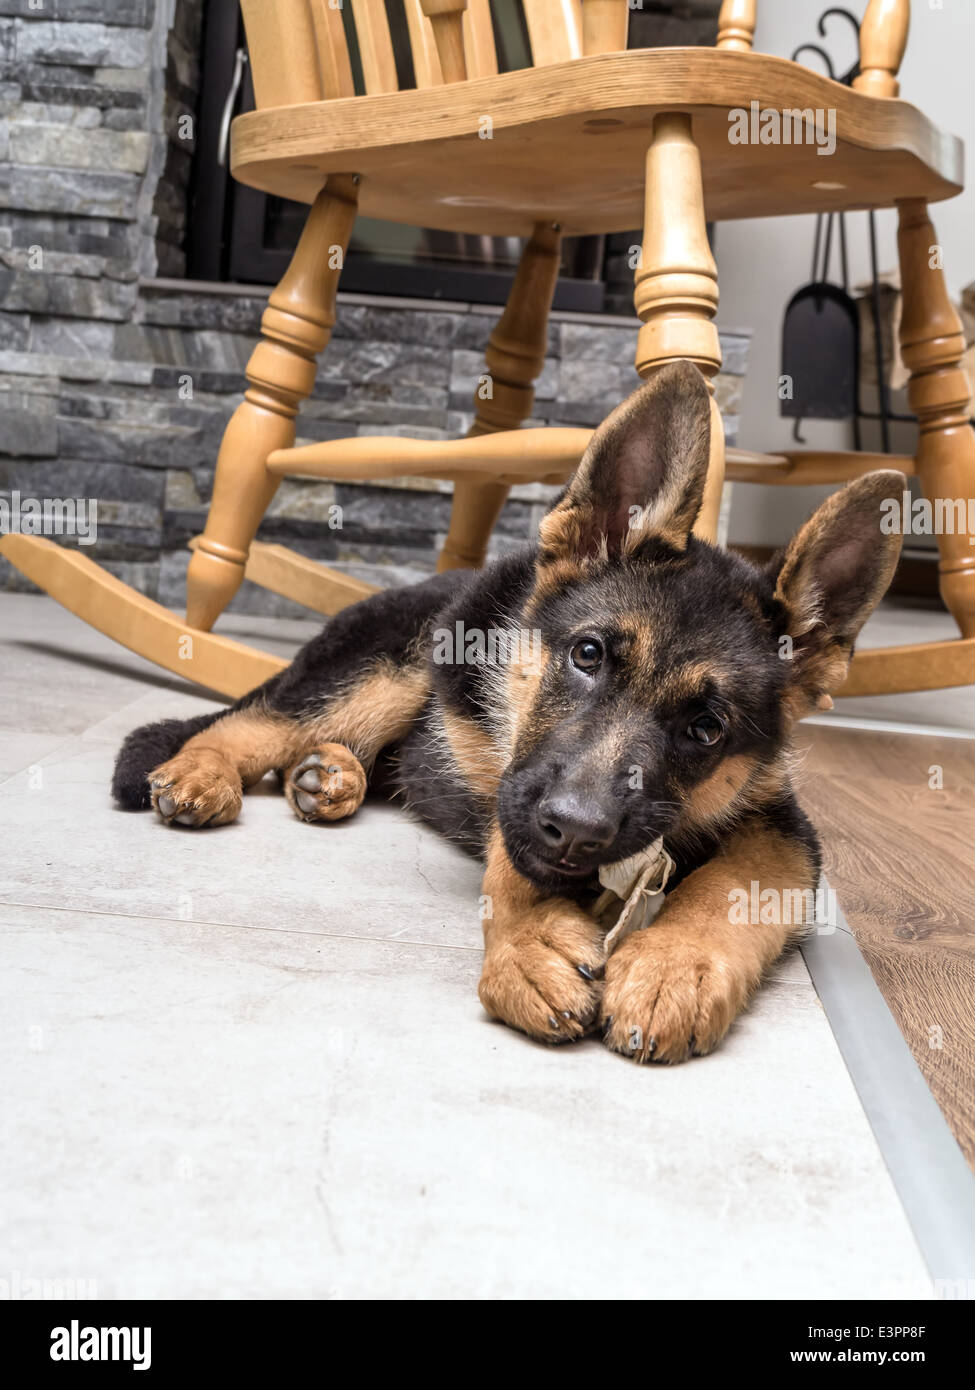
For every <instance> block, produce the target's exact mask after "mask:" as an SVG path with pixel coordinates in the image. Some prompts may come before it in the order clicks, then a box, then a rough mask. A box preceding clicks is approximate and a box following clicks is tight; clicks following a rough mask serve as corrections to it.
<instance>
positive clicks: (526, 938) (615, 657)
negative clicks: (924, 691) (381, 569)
mask: <svg viewBox="0 0 975 1390" xmlns="http://www.w3.org/2000/svg"><path fill="white" fill-rule="evenodd" d="M709 434H710V409H709V397H708V392H707V388H706V386H705V382H704V379H703V377H702V376H701V374H700V372H699V371H698V370H697V368H696V367H694V366H692V365H690V364H689V363H676V364H673V365H670V366H668V367H664V368H662V369H661V370H659V371H658V372H656V373H655V374H654V375H653V376H652V377H651V378H650V380H649V381H648V382H647V383H646V384H645V385H643V386H642V387H641V388H640V389H639V390H637V391H636V392H635V394H634V395H633V396H631V397H630V399H629V400H628V401H626V402H625V403H624V404H623V405H622V406H620V407H619V409H618V410H616V411H614V413H613V414H612V415H610V417H609V418H608V419H607V420H606V421H605V423H604V424H603V425H602V426H601V427H600V428H599V429H598V430H597V431H596V433H595V435H594V436H593V439H592V442H591V443H590V445H589V448H588V449H587V451H586V453H585V456H584V457H583V459H582V461H581V463H580V465H579V467H578V469H577V471H576V473H575V475H574V477H573V479H572V481H571V483H570V484H569V486H568V487H567V489H566V491H565V492H564V493H563V495H562V497H561V498H560V499H559V501H558V502H557V503H556V505H555V506H554V507H553V509H552V510H551V511H550V512H549V513H548V514H547V515H546V516H545V518H544V519H543V521H542V524H541V528H540V535H539V539H538V542H537V544H535V545H533V546H526V547H525V548H524V549H523V550H520V551H519V552H517V553H514V554H510V555H506V556H504V557H503V558H502V559H499V560H496V561H494V562H493V563H492V564H490V565H488V566H487V568H485V569H484V570H482V571H479V572H476V573H475V572H470V571H460V570H455V571H453V572H450V573H446V574H440V575H437V576H436V577H435V578H433V579H429V580H427V581H425V582H424V583H421V584H416V585H414V586H412V587H410V588H405V589H400V590H391V591H387V592H384V593H381V594H377V595H375V596H374V597H372V598H369V599H366V600H365V601H364V602H361V603H357V604H355V605H354V606H353V607H351V608H347V609H345V610H344V611H342V612H340V613H339V614H337V615H336V616H335V617H334V618H332V619H331V620H330V621H329V622H328V623H327V625H326V626H325V628H324V630H323V631H322V633H321V634H320V635H319V636H317V637H315V638H314V639H313V640H312V641H311V642H309V643H308V645H307V646H306V647H304V648H303V649H302V650H301V651H300V652H299V653H298V655H297V656H296V658H295V660H294V661H293V663H292V664H291V665H290V666H289V667H288V668H287V669H286V670H285V671H283V672H281V673H280V674H279V675H277V676H275V677H274V678H273V679H272V680H269V681H267V682H266V684H264V685H263V686H261V687H260V688H259V689H258V690H255V691H252V692H251V693H250V694H249V695H246V696H245V697H244V698H243V699H241V700H239V701H238V702H237V704H236V705H234V706H233V707H232V708H231V709H228V710H221V711H220V712H219V713H216V714H208V715H204V716H202V717H200V718H197V719H190V720H186V721H176V720H168V721H164V722H163V723H160V724H153V725H149V726H147V727H145V728H142V729H138V730H136V731H135V732H134V733H133V734H131V735H130V736H129V737H128V739H127V740H126V742H125V744H124V746H123V748H122V750H121V753H120V755H119V758H118V762H117V765H116V769H115V776H114V782H113V790H114V793H115V796H116V798H117V799H118V801H119V802H121V804H122V805H123V806H125V807H130V808H145V807H148V806H150V805H152V806H153V807H155V809H156V812H157V813H158V815H159V816H160V817H161V818H162V820H163V821H164V822H165V823H166V824H167V825H172V824H176V825H187V826H215V825H226V824H227V822H228V821H232V820H234V818H235V817H236V816H237V815H238V814H239V812H240V809H241V800H242V791H243V789H244V788H245V787H248V786H251V785H253V784H254V783H255V782H257V781H259V780H260V779H261V778H262V777H264V775H265V774H266V773H267V772H269V771H271V770H275V769H276V770H278V771H279V773H280V776H281V778H282V781H283V786H284V793H285V796H286V797H287V799H288V801H289V803H290V804H291V807H292V809H293V810H294V812H295V814H296V815H297V816H298V818H299V819H301V820H306V821H314V820H326V821H328V820H338V819H341V818H342V817H344V816H348V815H351V814H352V813H353V812H354V811H355V810H356V809H357V808H358V806H359V805H360V804H361V802H362V799H363V797H364V795H365V791H366V783H367V779H368V778H369V777H370V776H371V775H372V773H373V771H374V770H377V771H378V769H379V768H380V767H381V766H382V767H385V768H386V769H387V772H388V773H389V774H390V775H391V776H392V778H393V782H394V785H395V787H396V788H397V789H398V790H399V791H400V792H401V793H402V795H403V797H404V800H405V802H406V804H407V806H409V807H410V808H412V810H413V812H414V813H415V814H416V815H417V816H418V817H419V818H420V819H421V820H423V821H425V822H426V823H427V824H428V825H430V826H432V827H433V828H434V829H435V830H438V831H440V832H441V833H442V834H444V835H446V836H448V837H449V838H450V839H452V840H454V841H455V842H457V843H458V844H460V845H462V846H463V847H464V849H466V850H468V851H470V852H471V853H473V854H475V855H477V856H480V857H481V858H483V859H484V860H485V861H486V873H485V878H484V895H485V897H484V898H483V899H482V909H481V911H482V914H485V920H484V922H483V926H484V943H485V954H484V968H483V974H482V977H481V983H480V988H479V993H480V998H481V1002H482V1004H483V1005H484V1007H485V1009H486V1010H487V1012H488V1013H489V1014H490V1015H491V1016H492V1017H494V1018H497V1019H502V1020H503V1021H504V1022H505V1023H508V1024H511V1025H512V1026H513V1027H515V1028H518V1029H521V1030H523V1031H524V1032H525V1033H528V1034H529V1035H530V1036H531V1037H533V1038H538V1039H541V1040H543V1041H545V1042H563V1041H569V1040H571V1039H575V1038H578V1037H580V1036H582V1035H583V1034H584V1033H586V1032H588V1031H590V1030H591V1029H592V1028H593V1027H594V1026H596V1025H598V1026H599V1027H600V1028H601V1030H602V1035H603V1038H604V1040H605V1043H606V1045H607V1047H609V1048H610V1049H612V1050H613V1051H615V1052H619V1053H622V1054H623V1055H624V1056H626V1057H629V1058H632V1059H633V1060H635V1061H638V1062H646V1061H664V1062H678V1061H681V1060H682V1059H684V1058H686V1057H688V1056H690V1055H691V1054H692V1053H706V1052H708V1051H709V1050H710V1049H712V1048H713V1047H714V1046H715V1045H716V1044H717V1043H718V1042H719V1041H720V1039H721V1038H722V1037H723V1036H724V1034H725V1033H726V1032H727V1030H728V1028H729V1026H730V1025H731V1023H732V1021H733V1019H734V1018H735V1016H736V1015H737V1014H738V1013H739V1012H740V1011H741V1010H742V1009H743V1008H744V1006H745V1005H746V1003H747V1001H748V999H749V997H750V995H751V994H752V993H753V991H754V990H755V989H756V987H757V986H758V985H759V983H760V981H761V978H762V975H763V973H764V972H765V971H766V970H767V968H768V967H769V966H770V965H771V963H772V962H773V961H774V960H775V959H776V958H777V957H778V956H779V955H780V953H781V952H782V951H783V949H784V948H785V947H786V945H787V944H788V943H789V942H790V941H791V940H794V939H795V938H796V937H797V936H798V935H799V934H800V932H801V930H802V927H801V925H796V924H794V923H791V922H790V921H789V920H788V914H787V913H781V912H780V913H776V912H774V911H773V912H768V911H764V910H763V912H762V913H761V917H762V919H763V920H761V921H757V920H756V921H751V922H749V923H747V924H745V925H742V924H741V923H739V922H737V920H735V919H734V916H733V914H732V913H731V911H730V909H729V903H730V901H731V900H732V898H733V897H734V895H735V894H736V893H745V894H749V895H750V896H751V898H752V899H753V900H754V899H755V896H756V890H757V893H758V895H759V896H760V897H761V900H762V901H763V903H767V902H768V901H770V899H769V896H768V890H772V899H771V900H772V901H775V900H778V901H779V902H783V901H785V900H787V899H789V900H791V901H795V895H796V890H800V891H801V892H802V893H803V894H805V895H806V897H807V899H808V897H809V895H810V894H811V892H812V891H813V890H814V889H815V887H816V884H817V880H818V876H819V865H820V857H819V848H818V844H817V840H816V835H815V832H814V831H813V829H812V827H811V825H810V824H809V822H808V821H807V819H806V817H805V816H804V815H803V813H802V811H801V810H800V809H799V806H798V804H797V802H796V798H795V794H794V791H793V788H792V785H791V780H790V767H789V740H790V735H791V733H792V730H793V728H794V726H795V724H796V721H797V720H799V719H801V718H802V717H803V715H805V714H807V713H808V712H810V711H811V710H812V709H814V708H815V707H817V706H819V707H821V708H822V707H828V705H829V704H830V703H831V701H830V700H829V692H830V691H832V690H834V689H835V688H836V687H837V686H838V685H839V684H840V683H841V682H842V680H843V678H844V675H845V674H846V671H847V667H848V665H849V661H850V657H851V654H852V651H853V643H854V640H855V638H856V636H857V634H858V632H859V630H860V628H861V626H862V625H863V623H864V621H865V620H866V618H867V616H868V615H869V613H870V612H871V611H872V609H873V608H874V606H875V605H876V604H877V602H878V601H879V599H880V598H881V596H882V595H883V593H884V591H885V589H886V588H887V585H888V583H889V581H890V578H891V575H892V573H893V570H894V566H895V564H896V561H897V555H898V549H899V544H900V541H899V537H898V536H897V535H887V534H884V533H883V532H882V530H881V526H880V520H881V504H882V502H883V501H884V499H885V498H888V497H899V495H900V493H901V491H902V490H903V476H902V475H901V474H900V473H897V472H879V473H871V474H868V475H867V476H865V477H862V478H860V479H858V480H857V481H856V482H853V483H851V484H850V485H849V486H848V487H846V488H844V489H843V490H842V491H840V492H838V493H835V494H834V495H833V496H832V497H830V498H829V500H828V501H827V502H825V503H824V504H823V505H822V506H821V507H820V508H819V510H818V511H817V512H816V513H815V515H814V516H813V517H812V519H811V520H810V521H808V522H807V523H806V524H805V526H803V528H802V529H801V530H800V531H799V533H798V535H797V536H796V537H795V538H794V539H793V541H792V542H791V544H790V545H789V546H788V548H787V549H786V550H785V551H784V552H783V553H782V554H781V555H779V556H778V557H777V558H776V559H775V560H774V561H772V562H771V563H770V564H769V565H768V566H767V567H765V568H758V567H756V566H755V565H752V564H750V563H748V562H746V561H745V560H744V559H742V558H740V557H739V556H737V555H735V554H732V553H730V552H728V551H725V550H719V549H717V548H716V547H715V546H713V545H709V544H706V543H705V542H703V541H700V540H698V539H696V538H695V537H694V536H692V534H691V528H692V527H693V525H694V521H695V518H696V517H697V514H698V511H699V508H700V505H701V499H702V495H703V491H704V484H705V478H706V475H707V469H708V454H709ZM492 635H493V637H494V638H497V637H498V636H499V635H500V636H501V637H503V638H504V639H505V641H504V642H503V643H501V644H500V645H502V646H503V648H504V657H503V659H499V658H498V653H497V650H492V648H491V639H492ZM512 639H514V640H512ZM526 639H527V640H526ZM458 642H459V647H460V649H459V650H458V649H457V648H458ZM496 645H497V644H496ZM451 646H453V648H454V650H453V651H452V652H451V651H450V647H451ZM390 754H394V755H395V756H394V757H393V758H392V759H390V758H389V756H388V755H390ZM380 755H383V757H382V758H381V757H380ZM660 836H663V837H664V841H665V845H666V849H667V851H668V853H669V855H670V857H671V859H672V860H673V861H674V869H673V871H672V873H671V877H670V880H669V883H668V884H667V896H666V899H665V900H664V903H663V907H662V909H661V911H660V912H659V915H658V917H657V919H656V921H655V922H654V923H653V925H652V926H650V927H648V928H646V929H644V930H639V931H635V932H633V933H631V934H630V935H629V936H627V937H626V938H625V940H623V941H622V944H621V945H619V947H618V949H616V950H615V951H614V952H613V953H612V954H610V955H609V957H608V959H607V953H606V948H605V937H606V931H605V927H604V926H600V925H599V924H598V923H597V921H596V920H595V918H594V917H593V915H592V914H591V912H590V911H589V910H588V909H589V908H590V907H591V906H592V903H593V894H594V891H595V890H596V889H598V885H597V883H596V875H597V873H598V871H599V869H600V867H601V866H604V865H610V864H617V863H619V861H622V860H626V859H627V858H628V857H629V856H632V855H634V854H637V853H638V852H640V851H643V850H645V849H646V848H647V847H648V846H649V845H651V843H653V842H654V841H656V840H657V839H658V838H659V837H660ZM776 895H778V897H777V899H776ZM485 904H486V906H485ZM766 917H771V918H773V919H774V920H771V921H766V920H764V918H766Z"/></svg>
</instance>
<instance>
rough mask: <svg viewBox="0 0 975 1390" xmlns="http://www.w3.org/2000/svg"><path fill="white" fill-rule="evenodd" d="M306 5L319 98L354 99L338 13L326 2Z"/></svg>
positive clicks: (318, 0)
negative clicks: (313, 41)
mask: <svg viewBox="0 0 975 1390" xmlns="http://www.w3.org/2000/svg"><path fill="white" fill-rule="evenodd" d="M310 3H311V12H312V20H313V22H314V25H315V38H316V41H317V44H318V66H319V69H320V70H321V78H322V92H321V95H322V97H323V98H325V99H326V100H329V101H330V100H331V99H332V98H333V97H354V96H355V79H354V78H353V76H352V64H351V63H350V62H349V46H348V44H347V43H346V41H345V28H344V26H343V24H342V11H341V9H336V8H335V7H334V6H333V5H330V4H329V0H310ZM252 61H253V58H252Z"/></svg>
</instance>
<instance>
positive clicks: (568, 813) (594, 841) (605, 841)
mask: <svg viewBox="0 0 975 1390" xmlns="http://www.w3.org/2000/svg"><path fill="white" fill-rule="evenodd" d="M535 819H536V823H537V825H538V832H539V835H540V836H541V838H542V842H543V844H545V845H546V846H547V847H548V848H549V849H550V850H554V851H556V852H557V853H558V855H559V858H560V859H574V858H577V857H578V858H587V857H588V856H589V855H592V854H598V853H599V851H600V850H603V849H607V848H608V847H609V846H610V845H611V844H612V843H613V840H614V839H615V838H616V832H617V831H618V830H619V826H620V821H619V816H617V815H615V813H614V812H612V811H611V810H609V809H608V808H607V807H605V806H600V805H598V804H597V803H596V802H594V801H590V800H588V799H585V798H583V797H580V796H578V795H577V794H575V793H574V792H557V793H554V794H553V795H552V796H547V797H544V798H543V800H541V801H540V802H539V803H538V808H537V810H536V812H535Z"/></svg>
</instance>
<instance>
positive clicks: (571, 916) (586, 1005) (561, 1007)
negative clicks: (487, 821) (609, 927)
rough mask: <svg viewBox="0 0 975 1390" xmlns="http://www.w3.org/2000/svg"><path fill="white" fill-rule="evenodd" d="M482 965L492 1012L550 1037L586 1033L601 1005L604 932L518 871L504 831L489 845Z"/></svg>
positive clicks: (481, 989)
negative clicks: (510, 855)
mask: <svg viewBox="0 0 975 1390" xmlns="http://www.w3.org/2000/svg"><path fill="white" fill-rule="evenodd" d="M483 891H484V895H485V897H486V899H487V910H488V912H489V914H490V915H489V916H486V917H485V921H484V967H483V970H482V973H481V983H480V985H479V986H478V994H479V996H480V1000H481V1003H482V1004H483V1005H484V1007H485V1009H486V1010H487V1012H488V1013H489V1014H490V1015H491V1017H492V1018H499V1019H501V1020H502V1021H503V1022H505V1023H510V1024H511V1026H512V1027H513V1028H518V1029H520V1030H521V1031H522V1032H523V1033H528V1034H529V1035H530V1036H531V1037H533V1038H540V1039H542V1040H544V1041H545V1042H566V1041H569V1040H570V1039H572V1038H578V1037H581V1035H582V1034H583V1033H584V1032H585V1031H586V1029H587V1027H588V1026H589V1025H590V1024H591V1023H592V1022H593V1020H594V1018H595V1016H596V1011H597V1009H598V1007H599V994H600V977H601V975H602V972H603V966H604V962H605V951H604V948H603V935H604V933H603V931H602V929H601V928H600V927H599V926H597V924H596V923H595V922H594V921H593V919H592V918H591V917H590V916H589V915H588V913H586V912H583V910H582V909H581V908H580V907H578V906H577V905H576V904H575V903H573V902H571V901H570V900H569V899H568V898H553V897H549V896H547V895H546V894H545V893H543V892H542V891H541V890H540V889H538V888H536V887H534V885H533V884H531V883H530V882H529V881H528V879H526V878H523V877H522V876H521V874H519V873H518V872H517V870H516V869H515V868H514V866H513V865H512V863H511V860H510V859H509V858H508V854H507V851H506V850H505V847H504V842H503V840H502V837H501V833H500V831H498V830H495V831H494V833H493V835H492V838H491V841H490V845H489V848H488V857H487V872H486V873H485V875H484V889H483Z"/></svg>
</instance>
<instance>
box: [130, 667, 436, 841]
mask: <svg viewBox="0 0 975 1390" xmlns="http://www.w3.org/2000/svg"><path fill="white" fill-rule="evenodd" d="M428 694H429V678H428V676H427V673H426V670H425V668H424V667H423V666H421V665H420V664H419V663H418V662H417V663H414V664H412V665H410V666H400V667H396V666H393V665H392V663H390V662H385V661H378V662H374V663H373V664H372V665H371V666H370V667H369V669H368V670H366V671H364V672H363V673H362V675H361V676H360V677H359V678H358V679H357V680H355V681H351V682H348V683H347V684H346V685H345V686H344V687H343V688H342V689H341V690H339V691H336V692H334V693H333V694H331V695H329V696H328V697H326V698H323V699H321V700H320V701H319V702H318V703H315V702H314V701H306V702H304V703H303V704H302V705H301V706H300V711H301V712H300V713H299V714H293V713H290V712H288V711H286V710H283V709H281V708H280V707H275V701H276V700H277V699H280V697H279V696H278V695H277V694H276V692H275V690H274V688H272V687H269V688H268V694H267V696H266V697H265V698H264V699H263V700H262V701H261V702H259V703H255V704H253V705H249V706H246V707H245V708H244V709H239V710H234V711H232V712H231V713H230V714H228V715H225V716H224V717H223V718H221V719H219V720H217V722H216V723H215V724H212V725H211V726H210V727H209V728H207V729H204V730H203V731H202V732H201V733H199V734H196V735H194V737H193V738H191V739H189V740H188V741H187V742H186V743H185V744H184V745H183V747H182V748H181V749H180V751H179V752H178V753H177V754H176V756H175V757H173V758H170V759H169V761H168V762H165V763H163V764H161V766H159V767H157V768H154V769H153V770H152V772H150V774H149V780H150V784H151V787H152V803H153V805H154V806H155V808H156V810H157V811H158V812H159V814H160V815H161V816H162V817H163V819H164V820H165V821H166V822H167V823H172V822H174V821H175V822H176V824H178V825H192V826H213V825H226V824H227V822H228V821H232V820H234V819H235V818H236V816H237V815H238V813H239V811H240V807H241V801H242V796H243V790H244V788H245V787H249V786H253V785H254V783H255V782H259V781H260V780H261V778H262V777H263V776H264V774H265V773H267V772H270V771H272V770H273V769H276V768H283V769H286V773H285V788H286V794H287V796H288V800H289V802H290V803H291V805H292V808H293V809H294V811H295V813H296V814H297V815H298V816H300V817H301V819H302V820H313V819H321V820H337V819H339V818H340V817H341V816H342V815H351V814H352V812H353V811H354V810H356V809H357V807H358V806H359V804H360V803H361V801H362V798H363V796H364V795H365V779H366V772H367V771H368V769H370V768H371V767H372V765H373V763H374V761H375V759H376V756H377V754H378V753H379V752H380V750H381V749H383V748H385V747H386V746H387V745H388V744H390V743H395V742H397V740H399V739H401V738H402V737H403V736H404V735H405V734H406V732H407V731H408V730H409V728H410V727H411V725H412V724H413V721H414V720H415V719H416V717H417V715H418V714H419V712H420V710H421V709H422V707H423V704H424V702H425V700H426V699H427V696H428ZM337 745H340V746H339V747H337ZM313 754H317V755H318V756H319V757H321V758H323V759H324V760H325V766H326V767H329V766H336V767H338V768H339V769H340V772H341V775H342V780H343V783H344V785H343V786H341V787H339V786H338V785H336V784H335V783H333V786H332V788H331V790H330V789H329V787H328V785H327V783H328V779H327V778H326V779H325V789H324V794H321V795H319V793H320V792H321V779H320V786H319V792H315V791H314V790H313V789H311V788H306V786H305V784H304V783H303V782H302V779H303V778H305V776H306V774H307V780H308V782H309V783H310V782H311V781H312V776H313V769H314V767H315V766H316V765H315V764H313V763H311V762H309V763H308V765H307V767H306V766H304V765H303V764H304V763H305V760H306V759H307V758H309V757H310V756H311V755H313ZM300 764H301V765H302V766H301V770H300V771H299V770H298V769H299V765H300ZM306 790H307V794H308V795H309V796H315V799H316V808H315V809H314V811H309V810H307V809H305V807H306V806H307V805H308V803H307V802H305V805H304V806H303V805H302V803H301V802H300V801H299V800H298V792H299V791H303V792H304V791H306ZM330 796H331V800H329V797H330Z"/></svg>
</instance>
